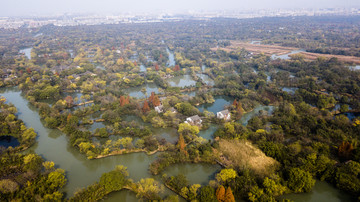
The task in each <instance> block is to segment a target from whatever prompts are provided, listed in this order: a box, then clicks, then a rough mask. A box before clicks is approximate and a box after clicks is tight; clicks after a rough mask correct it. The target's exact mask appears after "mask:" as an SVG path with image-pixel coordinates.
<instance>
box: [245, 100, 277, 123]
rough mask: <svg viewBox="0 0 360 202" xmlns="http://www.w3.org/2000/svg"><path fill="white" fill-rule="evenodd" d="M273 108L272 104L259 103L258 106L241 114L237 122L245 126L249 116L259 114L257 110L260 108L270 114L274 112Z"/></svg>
mask: <svg viewBox="0 0 360 202" xmlns="http://www.w3.org/2000/svg"><path fill="white" fill-rule="evenodd" d="M274 109H275V108H274V106H264V105H259V106H257V107H255V108H254V109H253V110H252V111H250V112H247V113H245V114H243V116H242V117H241V119H240V120H239V122H240V123H241V124H242V125H244V126H246V125H247V124H248V122H249V120H250V119H251V118H253V117H254V116H258V115H259V112H260V111H261V110H263V111H266V112H267V115H271V114H272V113H273V112H274Z"/></svg>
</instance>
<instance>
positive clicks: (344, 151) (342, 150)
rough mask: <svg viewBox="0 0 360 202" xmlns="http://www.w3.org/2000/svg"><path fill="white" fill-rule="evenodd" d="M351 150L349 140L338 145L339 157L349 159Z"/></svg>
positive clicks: (352, 148)
mask: <svg viewBox="0 0 360 202" xmlns="http://www.w3.org/2000/svg"><path fill="white" fill-rule="evenodd" d="M353 150H354V147H353V146H352V144H351V143H350V142H342V143H341V145H340V146H339V147H338V154H339V157H340V158H342V159H344V160H349V159H350V158H351V154H352V151H353Z"/></svg>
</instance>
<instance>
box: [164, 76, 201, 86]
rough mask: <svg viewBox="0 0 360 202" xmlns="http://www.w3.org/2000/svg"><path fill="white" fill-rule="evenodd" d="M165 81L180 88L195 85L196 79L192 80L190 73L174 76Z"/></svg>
mask: <svg viewBox="0 0 360 202" xmlns="http://www.w3.org/2000/svg"><path fill="white" fill-rule="evenodd" d="M167 81H168V82H169V84H170V86H172V87H180V88H184V87H190V86H195V84H196V81H194V80H193V79H192V77H191V76H190V75H182V76H175V77H172V78H169V79H167Z"/></svg>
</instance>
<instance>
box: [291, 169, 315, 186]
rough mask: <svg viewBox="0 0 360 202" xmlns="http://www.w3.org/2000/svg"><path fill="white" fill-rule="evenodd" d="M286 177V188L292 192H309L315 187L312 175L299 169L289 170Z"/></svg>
mask: <svg viewBox="0 0 360 202" xmlns="http://www.w3.org/2000/svg"><path fill="white" fill-rule="evenodd" d="M288 175H289V179H288V187H289V188H290V189H292V190H293V191H294V192H309V191H311V189H312V187H313V186H314V185H315V180H314V179H313V177H312V175H311V174H310V173H309V172H307V171H304V170H302V169H300V168H291V169H290V170H289V171H288Z"/></svg>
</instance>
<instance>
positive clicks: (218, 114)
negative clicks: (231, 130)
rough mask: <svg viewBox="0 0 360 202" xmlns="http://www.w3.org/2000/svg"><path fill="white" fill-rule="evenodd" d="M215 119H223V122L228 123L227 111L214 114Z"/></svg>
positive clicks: (228, 114)
mask: <svg viewBox="0 0 360 202" xmlns="http://www.w3.org/2000/svg"><path fill="white" fill-rule="evenodd" d="M216 117H217V118H218V119H224V120H225V121H229V120H230V119H231V115H230V112H229V110H227V109H226V110H223V111H220V112H218V113H216Z"/></svg>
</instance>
